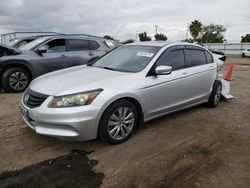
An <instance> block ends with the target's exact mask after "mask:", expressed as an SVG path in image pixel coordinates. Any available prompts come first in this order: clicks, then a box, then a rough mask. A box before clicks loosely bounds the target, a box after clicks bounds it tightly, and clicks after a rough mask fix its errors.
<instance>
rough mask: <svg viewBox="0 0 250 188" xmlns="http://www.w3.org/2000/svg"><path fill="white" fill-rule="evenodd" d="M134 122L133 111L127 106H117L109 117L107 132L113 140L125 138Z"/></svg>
mask: <svg viewBox="0 0 250 188" xmlns="http://www.w3.org/2000/svg"><path fill="white" fill-rule="evenodd" d="M134 123H135V118H134V113H133V111H132V110H131V109H130V108H128V107H120V108H118V109H117V110H116V111H115V112H114V113H113V114H112V115H111V116H110V118H109V121H108V133H109V135H110V136H111V137H112V138H113V139H115V140H121V139H124V138H126V137H127V136H128V135H129V133H130V132H131V131H132V129H133V127H134Z"/></svg>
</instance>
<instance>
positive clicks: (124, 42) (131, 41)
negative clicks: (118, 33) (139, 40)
mask: <svg viewBox="0 0 250 188" xmlns="http://www.w3.org/2000/svg"><path fill="white" fill-rule="evenodd" d="M133 42H135V40H134V39H128V40H125V41H123V42H122V44H129V43H133Z"/></svg>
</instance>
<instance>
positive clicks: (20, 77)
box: [9, 72, 28, 90]
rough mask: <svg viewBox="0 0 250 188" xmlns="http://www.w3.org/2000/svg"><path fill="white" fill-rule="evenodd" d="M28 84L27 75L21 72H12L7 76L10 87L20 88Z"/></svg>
mask: <svg viewBox="0 0 250 188" xmlns="http://www.w3.org/2000/svg"><path fill="white" fill-rule="evenodd" d="M27 84H28V77H27V75H25V74H24V73H23V72H14V73H12V74H11V75H10V77H9V85H10V87H11V88H12V89H15V90H22V89H24V88H25V87H26V86H27Z"/></svg>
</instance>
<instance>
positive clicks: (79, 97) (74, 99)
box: [48, 89, 102, 108]
mask: <svg viewBox="0 0 250 188" xmlns="http://www.w3.org/2000/svg"><path fill="white" fill-rule="evenodd" d="M101 92H102V89H99V90H95V91H89V92H84V93H77V94H71V95H65V96H59V97H54V98H53V100H52V101H51V102H50V104H49V106H48V107H49V108H65V107H75V106H84V105H89V104H91V103H92V102H93V100H94V99H95V98H96V97H97V96H98V95H99V94H100V93H101Z"/></svg>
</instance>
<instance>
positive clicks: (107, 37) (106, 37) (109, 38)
mask: <svg viewBox="0 0 250 188" xmlns="http://www.w3.org/2000/svg"><path fill="white" fill-rule="evenodd" d="M103 38H105V39H107V40H115V39H114V38H113V37H111V36H109V35H104V36H103Z"/></svg>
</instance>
